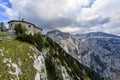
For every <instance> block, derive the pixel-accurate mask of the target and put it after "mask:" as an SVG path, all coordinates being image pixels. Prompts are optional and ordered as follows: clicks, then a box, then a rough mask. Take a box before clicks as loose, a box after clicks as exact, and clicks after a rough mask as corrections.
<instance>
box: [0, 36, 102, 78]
mask: <svg viewBox="0 0 120 80" xmlns="http://www.w3.org/2000/svg"><path fill="white" fill-rule="evenodd" d="M37 36H38V37H36V36H35V37H36V38H35V40H36V41H37V42H39V43H36V44H37V45H41V44H43V45H42V46H35V45H34V44H32V43H30V42H32V41H30V39H32V40H33V38H32V37H30V36H24V37H23V38H24V39H22V38H21V37H20V38H19V39H17V40H16V39H15V40H14V39H13V40H9V41H8V40H6V41H5V40H3V41H2V42H0V79H2V80H4V79H12V80H100V77H99V76H98V75H97V74H96V73H95V72H94V71H92V70H90V69H89V68H88V67H86V66H83V65H82V64H80V63H79V62H78V61H77V60H75V59H74V58H73V57H71V56H70V55H69V54H67V53H66V52H65V51H64V50H63V49H62V48H61V47H60V46H59V45H58V44H57V43H55V42H53V41H52V40H51V39H49V38H46V37H43V36H42V35H41V34H39V35H37ZM28 38H29V39H28ZM27 39H28V41H29V42H28V41H27ZM22 40H23V41H22ZM25 40H26V41H25ZM45 46H47V47H45Z"/></svg>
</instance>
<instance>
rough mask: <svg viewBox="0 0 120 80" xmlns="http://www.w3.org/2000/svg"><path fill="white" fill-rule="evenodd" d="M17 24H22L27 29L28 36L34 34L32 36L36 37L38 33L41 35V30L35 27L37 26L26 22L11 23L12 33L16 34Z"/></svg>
mask: <svg viewBox="0 0 120 80" xmlns="http://www.w3.org/2000/svg"><path fill="white" fill-rule="evenodd" d="M16 24H21V25H23V26H25V27H26V29H27V32H26V33H27V34H32V35H34V34H37V33H39V32H40V33H41V29H39V28H36V27H35V25H32V24H30V23H26V22H23V21H22V22H18V21H17V22H10V23H9V29H10V30H11V31H13V32H14V27H15V25H16Z"/></svg>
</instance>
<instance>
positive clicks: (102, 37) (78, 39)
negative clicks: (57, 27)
mask: <svg viewBox="0 0 120 80" xmlns="http://www.w3.org/2000/svg"><path fill="white" fill-rule="evenodd" d="M55 33H57V34H55ZM55 33H54V31H52V32H48V33H47V36H48V37H50V38H51V39H52V40H53V41H55V42H57V43H58V44H59V45H60V46H61V47H62V48H63V49H64V50H65V51H66V52H67V53H69V54H70V55H71V56H72V57H74V58H75V59H76V60H78V61H79V62H80V63H82V64H83V65H86V66H88V67H89V68H91V69H93V70H94V71H95V72H97V73H99V74H100V76H101V77H103V78H106V79H113V80H114V79H116V75H118V74H117V73H119V70H120V68H119V64H120V63H119V61H120V59H119V58H120V37H119V36H116V35H112V34H107V33H102V32H92V33H87V34H82V36H81V34H79V35H78V34H77V36H76V35H71V34H69V33H64V32H61V31H58V32H57V31H55ZM61 34H62V35H61ZM64 34H67V35H66V36H67V37H66V36H64ZM116 72H117V73H116ZM117 77H119V76H117Z"/></svg>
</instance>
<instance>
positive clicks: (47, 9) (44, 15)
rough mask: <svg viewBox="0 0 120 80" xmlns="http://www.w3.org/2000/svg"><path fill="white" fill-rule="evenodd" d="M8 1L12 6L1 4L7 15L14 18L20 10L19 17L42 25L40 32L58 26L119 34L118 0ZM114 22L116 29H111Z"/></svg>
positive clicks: (67, 28)
mask: <svg viewBox="0 0 120 80" xmlns="http://www.w3.org/2000/svg"><path fill="white" fill-rule="evenodd" d="M9 1H10V3H11V4H12V7H11V8H9V7H7V6H6V7H5V8H4V9H5V15H6V16H7V17H8V18H9V19H18V17H19V15H18V14H19V13H20V16H21V17H22V18H24V19H25V20H27V21H30V22H33V23H35V24H36V25H37V26H39V27H42V28H43V29H44V32H47V31H50V30H55V29H59V30H62V31H65V32H71V33H78V32H79V33H80V32H83V33H84V32H92V31H94V32H95V31H103V32H108V33H111V32H112V33H114V34H118V35H119V34H120V31H119V29H118V28H119V26H120V23H119V21H120V17H118V16H119V13H120V10H119V7H120V6H119V4H118V3H119V2H120V1H119V0H116V1H115V0H111V1H109V0H104V1H101V0H36V1H34V2H33V0H20V1H19V3H18V0H9ZM116 13H117V14H116ZM115 26H116V28H115V30H116V31H115V30H113V28H114V27H115ZM86 30H87V31H86Z"/></svg>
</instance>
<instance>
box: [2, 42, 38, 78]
mask: <svg viewBox="0 0 120 80" xmlns="http://www.w3.org/2000/svg"><path fill="white" fill-rule="evenodd" d="M20 46H22V47H20ZM29 46H33V45H31V44H28V43H25V42H21V41H17V40H13V41H3V42H0V49H4V56H1V55H0V79H1V80H10V79H11V78H13V76H12V75H11V74H9V73H8V71H9V70H10V69H12V68H10V69H9V67H8V66H7V65H6V63H3V59H4V58H7V59H8V58H11V59H12V63H15V64H18V58H20V60H21V62H22V65H21V66H20V67H19V68H20V69H21V71H22V75H20V76H19V78H20V80H34V77H35V73H36V70H35V69H34V68H33V64H32V63H33V60H32V59H30V58H29V56H28V54H30V55H31V56H33V53H34V52H33V51H30V50H29Z"/></svg>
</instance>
